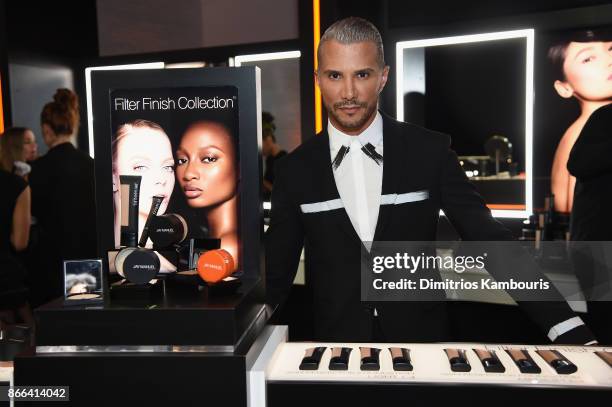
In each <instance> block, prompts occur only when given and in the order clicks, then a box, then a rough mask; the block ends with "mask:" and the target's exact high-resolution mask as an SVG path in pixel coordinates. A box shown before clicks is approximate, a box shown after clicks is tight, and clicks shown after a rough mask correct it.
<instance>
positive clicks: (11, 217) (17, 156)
mask: <svg viewBox="0 0 612 407" xmlns="http://www.w3.org/2000/svg"><path fill="white" fill-rule="evenodd" d="M23 144H24V138H23V133H22V132H21V131H19V129H8V130H7V131H6V132H4V134H3V135H2V136H0V189H1V190H2V193H1V194H0V309H2V310H5V311H6V310H8V311H9V312H8V313H6V315H5V316H7V317H9V318H10V319H12V315H11V313H10V311H11V310H15V309H16V310H17V311H18V312H19V314H20V316H21V318H22V319H23V320H24V322H25V323H27V324H32V316H31V312H30V308H29V306H28V303H27V289H26V287H25V284H24V280H25V270H24V268H23V266H22V265H21V263H20V262H19V261H18V260H17V258H16V256H15V255H16V253H17V252H20V251H23V250H25V248H26V247H27V246H28V238H29V232H30V187H29V186H28V183H27V182H26V180H25V179H24V178H22V177H21V176H19V175H16V174H14V172H15V162H16V161H23V160H24V158H25V157H24V151H23ZM11 322H12V321H11ZM0 323H1V321H0Z"/></svg>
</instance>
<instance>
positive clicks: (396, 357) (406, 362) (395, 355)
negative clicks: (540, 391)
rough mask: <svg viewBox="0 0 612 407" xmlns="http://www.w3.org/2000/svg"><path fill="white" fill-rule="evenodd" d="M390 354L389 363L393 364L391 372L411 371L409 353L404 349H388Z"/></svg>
mask: <svg viewBox="0 0 612 407" xmlns="http://www.w3.org/2000/svg"><path fill="white" fill-rule="evenodd" d="M389 352H391V361H392V362H393V370H396V371H400V372H410V371H412V363H411V360H410V351H409V350H408V349H406V348H389Z"/></svg>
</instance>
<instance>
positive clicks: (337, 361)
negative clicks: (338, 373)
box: [329, 347, 352, 370]
mask: <svg viewBox="0 0 612 407" xmlns="http://www.w3.org/2000/svg"><path fill="white" fill-rule="evenodd" d="M351 351H352V349H351V348H346V347H335V348H331V358H330V360H329V370H348V365H349V356H351Z"/></svg>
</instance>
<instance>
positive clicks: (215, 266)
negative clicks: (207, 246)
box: [198, 249, 235, 284]
mask: <svg viewBox="0 0 612 407" xmlns="http://www.w3.org/2000/svg"><path fill="white" fill-rule="evenodd" d="M234 270H235V265H234V258H233V257H232V255H231V254H229V252H228V251H226V250H223V249H217V250H209V251H207V252H204V253H203V254H202V255H201V256H200V258H199V259H198V274H199V275H200V277H201V278H202V280H204V281H206V282H207V283H211V284H214V283H218V282H219V281H221V280H223V279H224V278H226V277H229V276H230V275H231V274H232V273H233V272H234Z"/></svg>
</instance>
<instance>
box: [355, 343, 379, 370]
mask: <svg viewBox="0 0 612 407" xmlns="http://www.w3.org/2000/svg"><path fill="white" fill-rule="evenodd" d="M359 352H360V353H361V363H360V364H359V368H360V369H361V370H380V359H379V354H380V349H378V348H370V347H360V348H359Z"/></svg>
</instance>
